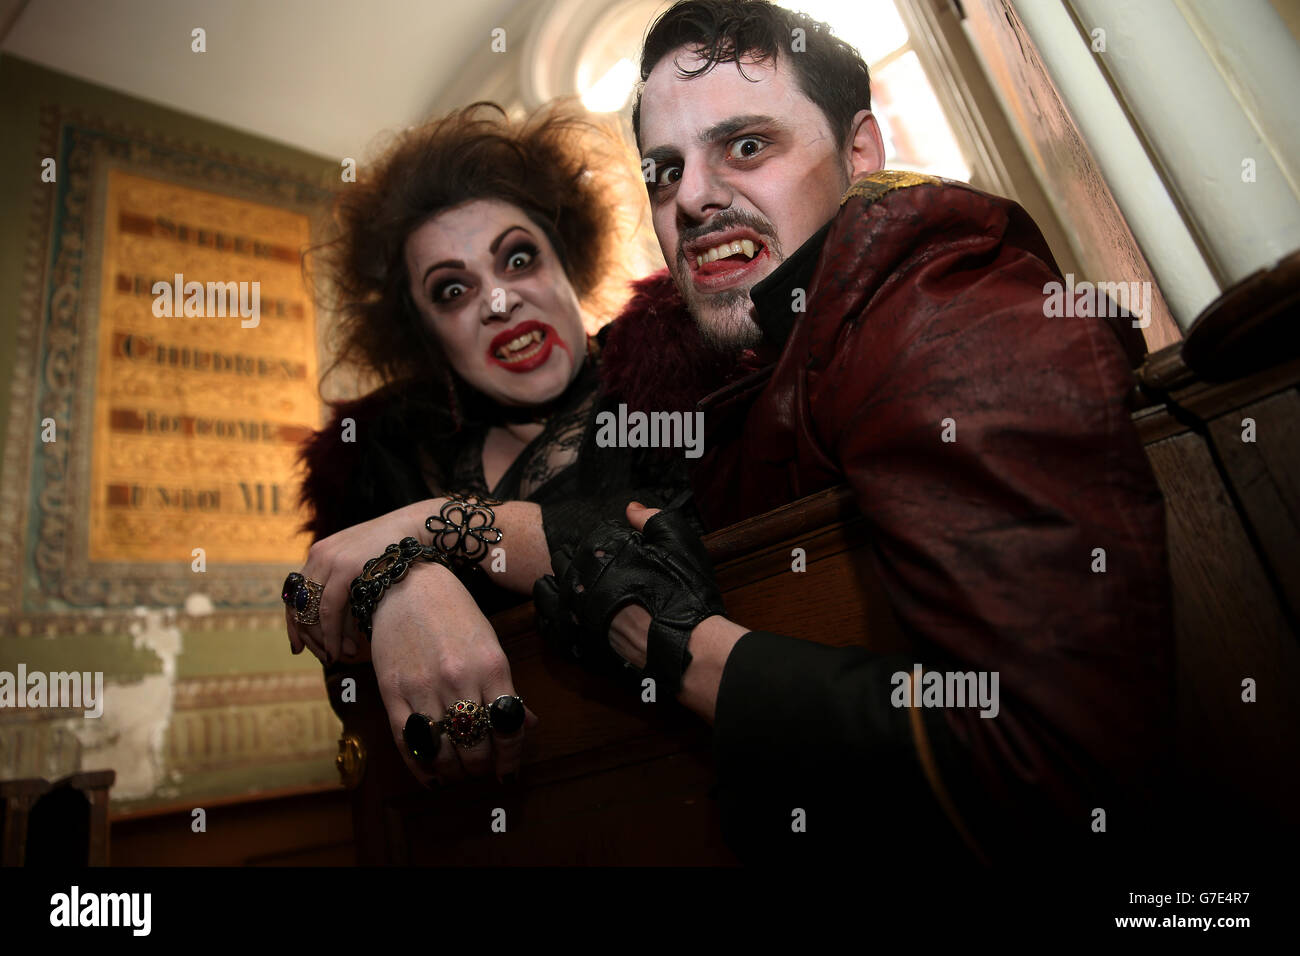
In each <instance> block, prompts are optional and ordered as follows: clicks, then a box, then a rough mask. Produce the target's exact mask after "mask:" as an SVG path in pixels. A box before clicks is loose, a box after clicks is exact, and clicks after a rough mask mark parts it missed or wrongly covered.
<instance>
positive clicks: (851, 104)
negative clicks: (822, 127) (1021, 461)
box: [632, 0, 871, 149]
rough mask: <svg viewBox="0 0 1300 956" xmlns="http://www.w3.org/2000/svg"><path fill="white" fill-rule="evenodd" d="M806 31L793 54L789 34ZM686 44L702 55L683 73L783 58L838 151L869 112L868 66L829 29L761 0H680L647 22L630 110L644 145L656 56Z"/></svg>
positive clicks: (686, 74) (692, 75)
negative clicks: (644, 115)
mask: <svg viewBox="0 0 1300 956" xmlns="http://www.w3.org/2000/svg"><path fill="white" fill-rule="evenodd" d="M796 29H801V30H803V41H804V42H803V48H802V50H801V51H800V52H797V53H796V52H794V51H793V49H792V47H793V44H794V37H795V33H794V31H795V30H796ZM681 47H687V48H689V49H690V50H692V51H695V52H697V53H698V54H699V56H700V57H701V58H702V59H703V60H704V62H703V63H702V64H700V66H699V67H697V68H696V69H693V70H682V71H681V73H682V75H683V76H691V77H694V76H701V75H703V74H705V73H707V72H709V70H711V69H713V68H714V67H715V66H717V65H718V64H719V63H735V64H737V66H738V67H740V68H741V72H742V73H743V72H744V68H743V65H742V64H741V60H742V59H747V60H753V61H756V62H760V63H762V62H766V61H768V60H772V59H773V58H777V61H778V62H779V59H780V58H781V57H784V58H785V61H786V62H787V63H789V65H790V68H791V71H792V72H793V73H794V76H795V79H796V80H797V81H798V84H799V89H800V91H801V92H802V93H803V95H804V96H806V97H808V99H810V100H812V102H813V103H814V104H816V106H817V108H818V109H820V110H821V111H822V113H823V114H825V116H826V119H827V120H828V121H829V122H830V126H831V131H832V132H833V133H834V134H835V142H836V145H837V146H838V147H839V148H841V149H843V148H844V146H845V144H846V143H847V142H848V138H849V133H850V132H851V131H852V128H853V117H854V116H855V115H857V113H858V111H859V110H869V109H871V85H870V77H869V75H868V72H867V64H866V63H865V62H863V60H862V57H861V56H860V55H859V54H858V51H857V50H855V49H854V48H853V47H852V46H850V45H849V44H848V43H846V42H844V41H843V40H841V39H840V38H839V37H836V36H833V35H832V34H831V31H830V27H828V26H827V25H826V24H824V23H822V22H821V21H820V20H814V19H813V18H812V17H810V16H808V15H807V14H806V13H796V12H795V11H793V10H786V9H785V8H784V7H778V6H776V5H775V4H773V3H768V2H766V0H681V2H680V3H676V4H674V5H673V6H671V7H669V8H668V9H667V10H665V11H664V13H663V14H662V15H661V16H660V17H659V19H657V20H656V21H655V22H654V25H653V26H651V27H650V31H649V32H648V33H647V34H646V38H645V44H644V45H643V46H642V48H641V85H640V86H639V87H638V89H637V94H636V104H635V105H634V106H633V107H632V131H633V133H635V135H636V141H637V145H638V146H640V144H641V94H642V93H643V91H644V89H645V81H646V80H647V79H649V77H650V73H651V71H652V70H654V68H655V67H656V66H658V65H659V61H660V60H662V59H663V58H664V57H665V56H668V55H669V54H671V53H672V52H673V51H674V50H677V49H680V48H681Z"/></svg>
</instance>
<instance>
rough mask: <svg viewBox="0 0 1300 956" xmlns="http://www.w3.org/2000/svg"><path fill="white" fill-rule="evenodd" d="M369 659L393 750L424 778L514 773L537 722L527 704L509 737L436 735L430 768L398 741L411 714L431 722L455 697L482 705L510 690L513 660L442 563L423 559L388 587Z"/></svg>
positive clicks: (377, 613) (377, 614)
mask: <svg viewBox="0 0 1300 956" xmlns="http://www.w3.org/2000/svg"><path fill="white" fill-rule="evenodd" d="M371 658H372V662H373V665H374V668H375V677H376V678H377V679H378V682H379V692H380V695H381V696H382V697H383V700H384V707H385V709H386V710H387V711H388V721H389V725H390V727H391V728H392V731H393V739H394V740H395V741H396V743H397V749H398V752H399V753H401V754H402V758H403V759H404V760H405V761H406V764H407V766H408V767H409V768H410V769H411V772H412V773H413V774H415V776H416V777H417V778H418V779H419V780H420V781H421V782H422V783H426V784H427V783H428V782H429V780H430V779H431V778H433V777H436V778H437V779H438V780H439V781H440V782H442V783H449V782H452V781H454V780H459V779H461V778H463V777H465V776H466V775H468V776H474V777H477V776H483V775H486V774H488V773H492V772H495V774H496V776H497V779H498V780H500V779H501V778H502V777H504V776H506V775H507V774H512V773H517V772H518V771H519V765H520V761H521V759H522V757H523V744H524V734H525V733H526V732H527V731H529V730H531V729H532V728H533V727H535V726H537V723H538V719H537V715H536V714H534V713H533V712H532V711H531V710H529V709H528V708H527V707H525V708H524V714H525V717H524V726H523V728H522V729H520V730H519V731H517V732H515V733H514V734H511V735H509V736H503V735H501V734H497V733H495V732H493V733H492V734H491V735H490V736H489V737H488V738H487V739H485V740H483V741H481V742H480V743H478V744H476V745H475V746H473V747H470V748H467V749H461V748H459V747H457V746H456V745H454V744H453V743H452V742H451V741H450V740H448V739H447V737H446V735H445V734H442V735H440V736H439V737H438V750H437V756H436V758H435V759H434V760H433V761H432V764H431V765H421V764H420V763H418V762H417V761H415V760H414V759H413V758H412V757H411V755H410V753H409V751H408V750H407V747H406V743H405V741H404V740H403V737H402V730H403V728H404V727H405V726H406V721H407V719H408V718H410V716H411V714H424V715H426V716H428V717H431V718H433V720H434V721H435V722H436V721H438V720H441V719H442V718H443V716H444V715H445V714H446V711H447V708H448V707H449V706H450V705H451V704H453V703H454V702H455V701H457V700H471V701H474V702H475V703H479V704H483V705H485V706H486V705H488V704H491V703H492V701H494V700H496V698H498V697H500V696H502V695H510V696H514V695H515V688H514V684H513V683H512V682H511V679H510V664H509V662H508V661H507V660H506V655H505V652H504V651H502V650H501V644H500V642H499V641H498V640H497V636H496V633H495V632H494V631H493V630H492V625H491V624H489V623H488V621H487V619H486V618H485V617H484V616H483V614H482V613H481V612H480V611H479V609H478V606H477V605H476V604H475V603H474V599H473V597H471V596H470V594H469V592H468V591H466V590H465V587H464V585H462V584H461V583H460V582H459V581H458V580H456V577H455V576H454V575H453V574H452V573H451V572H450V571H449V570H448V569H447V568H445V567H443V566H442V565H440V564H435V563H431V562H420V563H418V564H415V565H413V566H412V567H411V569H410V570H409V571H408V572H407V573H406V577H404V578H403V579H402V580H401V581H399V582H397V583H396V584H394V585H393V586H392V587H391V588H389V590H388V593H386V594H385V595H384V597H383V600H381V601H380V602H379V606H378V607H377V608H376V610H375V617H374V633H373V637H372V639H371Z"/></svg>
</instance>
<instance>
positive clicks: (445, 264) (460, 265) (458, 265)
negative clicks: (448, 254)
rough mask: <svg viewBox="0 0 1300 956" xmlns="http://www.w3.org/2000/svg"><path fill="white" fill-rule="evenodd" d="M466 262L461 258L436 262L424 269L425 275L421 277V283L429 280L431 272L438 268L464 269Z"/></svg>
mask: <svg viewBox="0 0 1300 956" xmlns="http://www.w3.org/2000/svg"><path fill="white" fill-rule="evenodd" d="M464 268H465V263H464V262H462V261H461V260H460V259H443V260H442V261H441V262H435V263H434V264H433V265H431V266H429V268H427V269H425V270H424V275H423V276H421V277H420V285H424V283H425V282H426V281H428V278H429V273H431V272H433V271H434V270H436V269H464Z"/></svg>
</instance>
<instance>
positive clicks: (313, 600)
mask: <svg viewBox="0 0 1300 956" xmlns="http://www.w3.org/2000/svg"><path fill="white" fill-rule="evenodd" d="M324 593H325V585H323V584H317V583H316V582H315V581H313V580H311V579H310V578H303V579H302V584H301V585H299V587H298V593H297V594H295V595H294V598H293V605H292V606H293V619H294V620H295V621H297V622H298V623H299V624H319V623H320V596H321V595H322V594H324Z"/></svg>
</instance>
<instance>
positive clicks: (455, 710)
mask: <svg viewBox="0 0 1300 956" xmlns="http://www.w3.org/2000/svg"><path fill="white" fill-rule="evenodd" d="M442 728H443V730H445V731H446V732H447V737H448V739H449V740H451V742H452V743H453V744H455V745H456V746H457V747H473V746H474V745H475V744H477V743H478V742H479V741H481V740H483V738H485V737H486V736H487V735H488V732H489V730H491V723H490V722H489V720H488V715H487V708H486V707H484V706H483V705H482V704H476V703H474V701H472V700H458V701H456V702H455V703H453V704H452V705H451V706H450V707H448V708H447V716H445V717H444V718H443V719H442Z"/></svg>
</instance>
